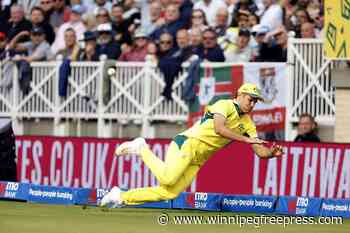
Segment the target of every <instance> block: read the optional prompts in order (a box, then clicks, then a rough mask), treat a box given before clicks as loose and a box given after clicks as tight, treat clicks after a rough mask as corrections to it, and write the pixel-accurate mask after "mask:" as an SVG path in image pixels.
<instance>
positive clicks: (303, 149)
mask: <svg viewBox="0 0 350 233" xmlns="http://www.w3.org/2000/svg"><path fill="white" fill-rule="evenodd" d="M121 142H122V140H117V139H97V138H74V137H40V136H22V137H21V136H18V137H17V140H16V146H17V154H18V163H17V170H18V180H19V181H21V182H30V183H34V184H44V185H54V186H65V187H95V188H109V187H112V186H114V185H118V186H120V187H123V188H136V187H144V186H155V185H157V181H156V179H155V178H154V176H153V175H152V174H151V173H150V171H149V170H148V169H147V167H145V166H144V164H143V162H142V161H141V159H140V158H138V157H136V156H120V157H114V156H113V152H114V150H115V148H116V146H117V145H118V144H120V143H121ZM147 142H148V143H149V144H150V146H151V149H152V150H153V151H154V153H155V154H157V155H158V156H159V157H161V158H164V156H165V152H166V150H167V147H168V144H169V142H170V141H169V140H157V139H155V140H147ZM282 144H283V146H284V151H285V155H283V156H282V157H281V158H278V159H270V160H262V159H259V158H258V157H257V156H255V155H254V153H253V151H252V149H251V148H250V146H249V145H246V144H241V143H231V144H230V145H228V146H226V147H225V148H224V149H222V150H220V151H219V152H217V153H216V154H215V155H214V156H213V157H212V158H211V159H210V160H209V161H208V163H206V164H205V165H204V166H203V168H202V169H201V171H200V172H199V174H198V176H197V179H196V181H195V182H194V183H193V185H192V186H191V189H189V190H191V191H203V192H220V193H226V194H264V195H299V196H310V197H328V198H350V144H301V143H282Z"/></svg>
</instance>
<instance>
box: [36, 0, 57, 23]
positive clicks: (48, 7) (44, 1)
mask: <svg viewBox="0 0 350 233" xmlns="http://www.w3.org/2000/svg"><path fill="white" fill-rule="evenodd" d="M54 1H55V0H40V3H39V7H40V8H41V9H43V11H44V15H45V22H48V23H50V19H51V14H52V13H53V12H54V10H55V9H54V6H55V2H54Z"/></svg>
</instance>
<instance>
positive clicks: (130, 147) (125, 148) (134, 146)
mask: <svg viewBox="0 0 350 233" xmlns="http://www.w3.org/2000/svg"><path fill="white" fill-rule="evenodd" d="M143 148H148V144H147V143H146V141H145V139H143V138H141V137H140V138H136V139H134V140H132V141H129V142H123V143H122V144H121V145H120V146H118V147H117V149H116V150H115V152H114V153H115V155H117V156H118V155H139V154H140V153H141V150H142V149H143Z"/></svg>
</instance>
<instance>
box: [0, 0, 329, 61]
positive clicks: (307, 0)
mask: <svg viewBox="0 0 350 233" xmlns="http://www.w3.org/2000/svg"><path fill="white" fill-rule="evenodd" d="M28 2H31V3H33V2H34V3H36V4H31V5H30V6H28V5H25V4H24V3H27V4H28ZM0 5H1V8H0V22H1V24H0V58H5V57H9V56H10V57H13V59H14V60H16V61H21V60H24V61H27V62H30V61H43V60H53V59H56V58H57V57H58V56H60V57H63V58H68V59H70V60H72V61H75V60H81V61H84V60H86V61H97V60H99V58H100V57H101V55H103V54H104V55H106V56H107V58H108V59H115V60H120V61H144V60H145V59H146V57H147V56H149V57H150V58H151V59H153V60H154V61H160V60H161V59H170V60H169V61H172V60H171V59H177V61H179V62H181V61H183V60H184V59H187V58H188V57H190V56H191V55H192V54H196V55H198V57H199V58H201V59H202V60H207V61H212V62H249V61H259V62H265V61H266V62H285V61H286V57H287V56H286V55H287V41H288V37H289V36H290V35H291V34H293V35H294V36H295V37H298V38H317V37H320V34H321V31H322V27H323V1H322V0H192V1H191V0H121V1H117V0H113V1H109V0H36V1H21V0H17V1H16V0H0Z"/></svg>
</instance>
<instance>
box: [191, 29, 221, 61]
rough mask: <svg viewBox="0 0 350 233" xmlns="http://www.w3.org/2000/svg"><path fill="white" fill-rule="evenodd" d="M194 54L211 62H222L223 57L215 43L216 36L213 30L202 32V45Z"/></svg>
mask: <svg viewBox="0 0 350 233" xmlns="http://www.w3.org/2000/svg"><path fill="white" fill-rule="evenodd" d="M196 54H197V55H198V56H199V58H201V59H203V60H207V61H211V62H224V61H225V56H224V52H223V50H222V49H221V47H220V46H219V45H218V42H217V35H216V33H215V31H214V30H212V29H206V30H205V31H204V32H203V44H202V45H201V46H200V47H199V48H198V50H197V51H196Z"/></svg>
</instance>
